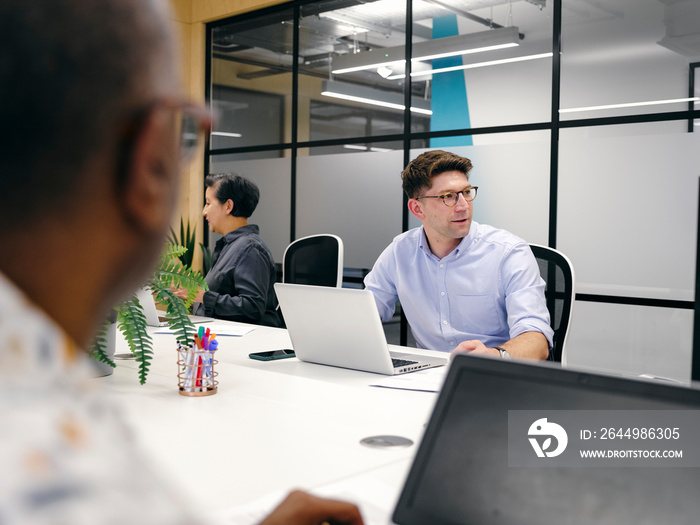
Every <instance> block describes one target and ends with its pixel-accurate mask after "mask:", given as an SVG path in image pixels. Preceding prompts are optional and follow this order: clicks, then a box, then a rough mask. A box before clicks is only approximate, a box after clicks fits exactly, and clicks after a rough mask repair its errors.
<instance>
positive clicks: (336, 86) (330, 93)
mask: <svg viewBox="0 0 700 525" xmlns="http://www.w3.org/2000/svg"><path fill="white" fill-rule="evenodd" d="M321 95H323V96H326V97H333V98H340V99H344V100H351V101H353V102H361V103H363V104H371V105H373V106H381V107H385V108H392V109H399V110H401V111H403V110H404V109H406V106H405V105H404V104H403V95H402V94H401V93H391V92H389V91H379V90H378V89H372V88H370V87H365V86H356V85H354V84H348V83H346V82H335V81H333V80H324V81H323V88H322V90H321ZM411 104H412V105H411V111H412V112H414V113H420V114H422V115H432V114H433V112H432V111H431V110H430V102H428V101H427V100H422V99H419V100H414V101H412V102H411Z"/></svg>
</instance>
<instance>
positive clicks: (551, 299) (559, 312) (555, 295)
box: [530, 244, 575, 364]
mask: <svg viewBox="0 0 700 525" xmlns="http://www.w3.org/2000/svg"><path fill="white" fill-rule="evenodd" d="M530 248H531V249H532V253H533V254H534V256H535V259H537V264H538V266H539V267H540V275H541V276H542V279H544V282H545V283H546V284H547V286H546V288H545V292H544V295H545V299H546V301H547V310H549V316H550V324H551V326H552V330H554V347H553V348H552V349H551V350H550V352H549V360H550V361H558V362H562V364H566V355H565V354H564V346H565V344H566V335H567V332H568V331H569V326H570V325H571V310H572V307H573V304H574V296H575V291H574V285H575V277H574V267H573V265H572V264H571V261H570V260H569V259H568V257H567V256H566V255H564V254H563V253H561V252H560V251H557V250H555V249H553V248H548V247H546V246H540V245H537V244H531V245H530Z"/></svg>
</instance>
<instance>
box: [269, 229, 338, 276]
mask: <svg viewBox="0 0 700 525" xmlns="http://www.w3.org/2000/svg"><path fill="white" fill-rule="evenodd" d="M282 282H283V283H292V284H310V285H315V286H333V287H337V288H340V287H341V286H343V241H342V239H341V238H340V237H338V236H336V235H330V234H322V235H311V236H309V237H302V238H301V239H297V240H296V241H294V242H293V243H291V244H290V245H289V246H287V249H286V250H285V251H284V259H283V262H282Z"/></svg>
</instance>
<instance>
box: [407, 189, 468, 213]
mask: <svg viewBox="0 0 700 525" xmlns="http://www.w3.org/2000/svg"><path fill="white" fill-rule="evenodd" d="M478 189H479V187H478V186H471V187H470V188H467V189H466V190H462V191H453V192H450V193H445V194H443V195H423V196H422V197H416V199H442V202H443V203H444V204H445V206H448V207H450V208H452V207H453V206H456V205H457V202H458V201H459V196H460V195H461V196H462V197H464V200H465V201H467V202H471V201H473V200H474V199H476V190H478Z"/></svg>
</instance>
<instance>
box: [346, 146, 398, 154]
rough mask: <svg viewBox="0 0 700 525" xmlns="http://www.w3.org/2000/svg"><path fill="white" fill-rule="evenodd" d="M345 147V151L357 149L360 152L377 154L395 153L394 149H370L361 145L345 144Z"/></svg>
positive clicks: (371, 147)
mask: <svg viewBox="0 0 700 525" xmlns="http://www.w3.org/2000/svg"><path fill="white" fill-rule="evenodd" d="M343 147H344V148H345V149H356V150H359V151H368V150H369V151H374V152H376V153H386V152H387V151H394V150H393V149H390V148H377V147H374V146H370V147H369V148H368V147H367V146H360V145H359V144H343Z"/></svg>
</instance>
